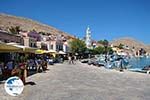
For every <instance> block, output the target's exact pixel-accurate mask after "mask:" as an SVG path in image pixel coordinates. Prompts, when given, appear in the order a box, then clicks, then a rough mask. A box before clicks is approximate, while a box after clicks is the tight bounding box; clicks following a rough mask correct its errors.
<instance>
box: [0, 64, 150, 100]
mask: <svg viewBox="0 0 150 100" xmlns="http://www.w3.org/2000/svg"><path fill="white" fill-rule="evenodd" d="M49 69H50V70H48V71H47V72H46V73H38V74H34V75H32V76H30V77H28V79H27V82H30V83H32V82H34V83H35V84H36V85H31V84H28V85H26V86H25V89H24V91H23V93H22V94H21V95H20V96H18V97H11V96H9V95H8V94H7V93H6V92H5V91H4V88H3V84H0V100H150V75H147V74H141V73H135V72H128V71H125V72H119V71H115V70H108V69H104V68H98V67H94V66H88V65H86V64H81V63H79V62H78V63H77V64H76V65H68V64H57V65H54V66H49Z"/></svg>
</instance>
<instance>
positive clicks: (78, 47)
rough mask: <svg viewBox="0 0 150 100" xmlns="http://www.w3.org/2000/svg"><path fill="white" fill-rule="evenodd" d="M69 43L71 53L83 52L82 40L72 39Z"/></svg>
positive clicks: (84, 46)
mask: <svg viewBox="0 0 150 100" xmlns="http://www.w3.org/2000/svg"><path fill="white" fill-rule="evenodd" d="M69 44H70V48H71V53H78V54H83V53H84V52H85V51H86V44H85V42H84V41H82V40H79V39H74V40H72V41H71V42H70V43H69Z"/></svg>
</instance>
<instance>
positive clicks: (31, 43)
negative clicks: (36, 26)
mask: <svg viewBox="0 0 150 100" xmlns="http://www.w3.org/2000/svg"><path fill="white" fill-rule="evenodd" d="M20 35H21V36H22V37H23V40H24V46H28V47H37V42H38V41H41V36H40V34H39V33H37V32H36V31H29V32H28V31H21V32H20Z"/></svg>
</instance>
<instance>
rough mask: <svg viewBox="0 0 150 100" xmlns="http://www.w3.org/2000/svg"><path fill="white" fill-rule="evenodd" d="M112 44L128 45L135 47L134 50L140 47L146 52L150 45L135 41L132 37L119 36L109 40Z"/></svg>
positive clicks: (149, 50) (148, 50) (149, 49)
mask: <svg viewBox="0 0 150 100" xmlns="http://www.w3.org/2000/svg"><path fill="white" fill-rule="evenodd" d="M111 44H113V45H114V46H119V44H123V45H126V46H128V47H129V48H133V47H134V48H135V49H136V50H139V49H140V48H144V49H145V50H146V51H147V52H150V46H148V45H145V44H144V43H142V42H140V41H137V40H135V39H133V38H120V39H116V40H113V41H112V42H111Z"/></svg>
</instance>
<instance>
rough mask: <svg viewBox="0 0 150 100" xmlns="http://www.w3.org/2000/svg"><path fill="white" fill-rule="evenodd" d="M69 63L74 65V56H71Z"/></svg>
mask: <svg viewBox="0 0 150 100" xmlns="http://www.w3.org/2000/svg"><path fill="white" fill-rule="evenodd" d="M71 63H72V64H75V63H74V56H73V55H72V57H71Z"/></svg>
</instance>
